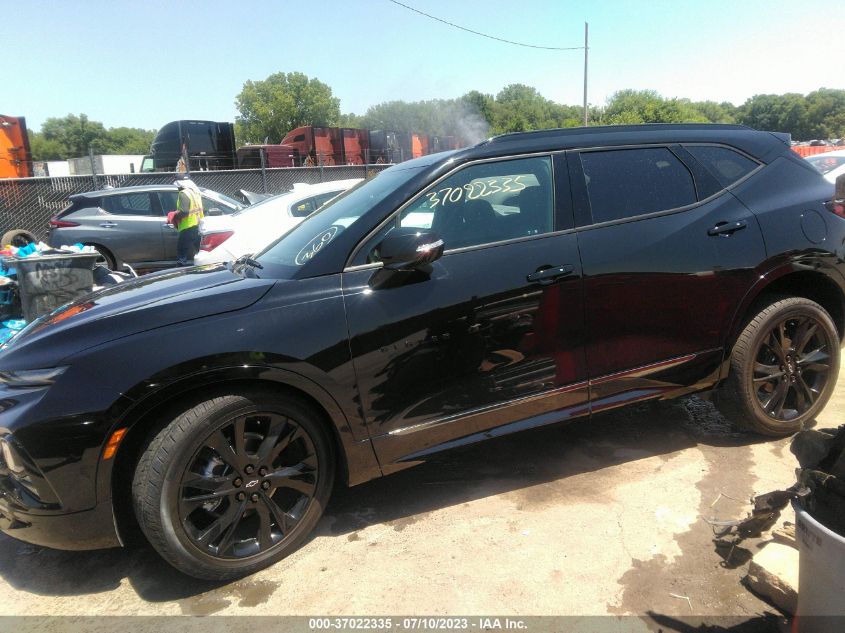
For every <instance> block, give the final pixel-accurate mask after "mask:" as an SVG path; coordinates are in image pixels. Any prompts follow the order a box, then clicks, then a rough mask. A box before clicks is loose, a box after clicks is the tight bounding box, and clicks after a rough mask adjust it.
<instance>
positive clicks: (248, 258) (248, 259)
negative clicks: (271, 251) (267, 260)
mask: <svg viewBox="0 0 845 633" xmlns="http://www.w3.org/2000/svg"><path fill="white" fill-rule="evenodd" d="M238 264H246V265H247V266H250V267H252V268H257V269H258V270H262V269H263V268H264V265H263V264H262V263H261V262H259V261H256V260H254V259H253V258H252V253H249V254H248V255H241V256H240V257H238V258H237V259H236V260H235V261H234V262H232V266H237V265H238Z"/></svg>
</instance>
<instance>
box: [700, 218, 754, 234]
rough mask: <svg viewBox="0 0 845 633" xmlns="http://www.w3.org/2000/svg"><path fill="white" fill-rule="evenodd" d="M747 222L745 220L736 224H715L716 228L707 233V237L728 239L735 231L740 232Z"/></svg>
mask: <svg viewBox="0 0 845 633" xmlns="http://www.w3.org/2000/svg"><path fill="white" fill-rule="evenodd" d="M746 226H748V222H746V221H745V220H738V221H736V222H717V223H716V226H714V227H713V228H712V229H710V230H708V231H707V235H710V236H711V237H730V236H731V235H733V234H734V233H736V232H737V231H741V230H742V229H744V228H745V227H746Z"/></svg>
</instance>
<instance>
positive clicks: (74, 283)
mask: <svg viewBox="0 0 845 633" xmlns="http://www.w3.org/2000/svg"><path fill="white" fill-rule="evenodd" d="M98 258H99V253H98V252H97V250H96V249H95V248H94V247H93V246H86V245H84V244H73V245H71V246H62V247H60V248H54V247H52V246H49V245H47V244H45V243H44V242H31V243H29V244H27V245H26V246H13V245H6V246H3V247H2V248H0V325H2V327H0V345H3V344H4V343H6V342H7V341H8V340H9V339H10V338H12V337H13V336H14V335H15V334H16V333H17V332H19V331H20V330H21V329H23V327H24V326H25V325H26V324H27V323H28V322H30V321H32V320H34V319H35V318H37V317H39V316H41V315H42V314H46V313H48V312H51V311H53V310H54V309H56V308H57V307H59V306H61V305H64V304H65V303H68V302H70V301H73V300H74V299H76V298H77V297H79V296H81V295H83V294H87V293H88V292H91V290H93V289H95V286H94V280H95V277H96V278H97V279H98V280H100V279H101V280H103V281H102V285H107V284H113V283H117V282H118V281H121V280H122V278H121V279H116V278H115V275H120V274H119V273H117V274H116V273H112V272H111V271H110V270H108V269H107V268H105V267H102V266H97V268H102V269H103V270H102V271H98V273H97V274H96V275H95V270H94V268H95V266H96V261H97V259H98ZM98 283H100V282H99V281H98Z"/></svg>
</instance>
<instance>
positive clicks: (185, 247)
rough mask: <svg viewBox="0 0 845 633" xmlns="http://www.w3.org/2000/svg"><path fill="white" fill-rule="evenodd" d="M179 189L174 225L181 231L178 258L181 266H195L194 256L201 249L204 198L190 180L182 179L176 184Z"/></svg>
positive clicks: (177, 249) (177, 246)
mask: <svg viewBox="0 0 845 633" xmlns="http://www.w3.org/2000/svg"><path fill="white" fill-rule="evenodd" d="M174 184H175V185H176V186H177V187H179V195H178V197H177V198H176V213H175V214H174V216H173V224H174V225H175V226H176V230H177V231H179V240H178V241H177V242H176V257H177V258H178V259H179V265H180V266H193V264H194V255H196V254H197V252H198V251H199V249H200V226H199V225H200V220H202V197H201V196H200V190H199V187H197V185H196V183H195V182H194V181H193V180H191V179H190V178H181V179H179V180H177V181H176V182H175V183H174Z"/></svg>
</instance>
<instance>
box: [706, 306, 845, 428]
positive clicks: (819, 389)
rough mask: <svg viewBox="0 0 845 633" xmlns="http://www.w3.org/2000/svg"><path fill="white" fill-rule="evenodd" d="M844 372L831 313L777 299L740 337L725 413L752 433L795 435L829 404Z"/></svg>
mask: <svg viewBox="0 0 845 633" xmlns="http://www.w3.org/2000/svg"><path fill="white" fill-rule="evenodd" d="M838 372H839V336H838V334H837V331H836V327H835V326H834V324H833V320H832V319H831V318H830V315H829V314H828V313H827V312H826V311H825V309H824V308H822V307H821V306H820V305H819V304H817V303H816V302H814V301H810V300H809V299H805V298H803V297H789V298H781V299H777V300H774V302H773V303H771V304H770V305H768V306H767V307H765V308H764V309H762V310H761V311H760V312H759V313H758V314H757V315H756V316H755V317H754V318H752V319H751V320H750V321H749V322H748V324H747V325H746V326H745V329H744V330H743V331H742V333H741V334H740V335H739V338H738V339H737V341H736V344H735V345H734V347H733V351H732V353H731V363H730V374H729V375H728V378H727V380H726V382H725V385H724V388H723V394H722V395H723V396H724V397H722V398H720V400H719V409H720V410H721V411H722V413H724V414H725V415H726V417H728V418H729V419H730V420H732V421H733V422H734V423H735V424H737V425H738V426H740V427H742V428H744V429H746V430H749V431H753V432H756V433H761V434H763V435H769V436H772V437H784V436H787V435H791V434H793V433H796V432H798V431H800V430H801V429H802V428H803V427H804V424H805V423H806V422H807V421H808V420H811V419H813V418H814V417H815V416H816V415H817V414H818V413H819V412H820V411H821V410H822V409H823V408H824V406H825V404H827V401H828V400H829V399H830V396H831V394H832V393H833V389H834V388H835V386H836V377H837V374H838Z"/></svg>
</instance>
